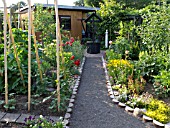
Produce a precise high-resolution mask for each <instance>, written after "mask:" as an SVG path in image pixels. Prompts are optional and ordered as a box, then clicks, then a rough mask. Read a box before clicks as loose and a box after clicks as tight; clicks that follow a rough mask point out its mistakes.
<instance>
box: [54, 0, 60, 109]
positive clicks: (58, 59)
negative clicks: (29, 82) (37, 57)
mask: <svg viewBox="0 0 170 128" xmlns="http://www.w3.org/2000/svg"><path fill="white" fill-rule="evenodd" d="M54 6H55V15H56V56H57V109H58V111H60V58H59V57H60V55H59V36H58V35H59V27H58V25H59V24H58V1H57V0H54Z"/></svg>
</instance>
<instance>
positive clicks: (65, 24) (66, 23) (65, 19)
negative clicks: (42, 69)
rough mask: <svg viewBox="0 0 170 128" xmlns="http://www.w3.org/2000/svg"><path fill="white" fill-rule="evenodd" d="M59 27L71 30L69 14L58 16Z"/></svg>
mask: <svg viewBox="0 0 170 128" xmlns="http://www.w3.org/2000/svg"><path fill="white" fill-rule="evenodd" d="M59 18H60V27H61V28H62V29H63V30H71V16H59Z"/></svg>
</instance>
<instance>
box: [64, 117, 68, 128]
mask: <svg viewBox="0 0 170 128" xmlns="http://www.w3.org/2000/svg"><path fill="white" fill-rule="evenodd" d="M64 125H65V126H66V127H65V128H69V127H68V126H67V125H69V121H68V120H67V119H64Z"/></svg>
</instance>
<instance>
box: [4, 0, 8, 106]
mask: <svg viewBox="0 0 170 128" xmlns="http://www.w3.org/2000/svg"><path fill="white" fill-rule="evenodd" d="M3 2H4V18H3V19H4V67H5V104H6V105H7V104H8V74H7V35H6V34H7V21H6V19H7V18H6V13H7V12H6V11H7V9H6V2H5V0H4V1H3Z"/></svg>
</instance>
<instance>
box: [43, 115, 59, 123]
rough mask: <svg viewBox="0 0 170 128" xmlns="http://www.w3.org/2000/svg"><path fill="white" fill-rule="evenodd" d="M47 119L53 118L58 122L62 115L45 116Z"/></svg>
mask: <svg viewBox="0 0 170 128" xmlns="http://www.w3.org/2000/svg"><path fill="white" fill-rule="evenodd" d="M45 118H46V119H47V120H52V121H54V122H58V121H59V120H60V117H58V116H45Z"/></svg>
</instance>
